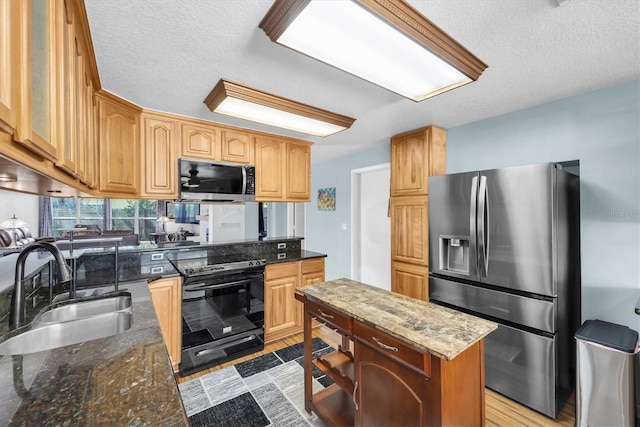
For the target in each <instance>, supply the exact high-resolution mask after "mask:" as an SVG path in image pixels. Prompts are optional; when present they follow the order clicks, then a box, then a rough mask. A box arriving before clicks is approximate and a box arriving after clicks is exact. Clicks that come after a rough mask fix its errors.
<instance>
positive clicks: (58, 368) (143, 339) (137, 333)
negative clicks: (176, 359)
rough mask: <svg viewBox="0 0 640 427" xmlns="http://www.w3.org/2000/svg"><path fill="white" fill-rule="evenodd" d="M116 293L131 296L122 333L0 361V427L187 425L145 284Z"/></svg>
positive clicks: (128, 285)
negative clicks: (126, 326)
mask: <svg viewBox="0 0 640 427" xmlns="http://www.w3.org/2000/svg"><path fill="white" fill-rule="evenodd" d="M120 290H121V291H122V290H127V291H128V292H131V294H132V297H133V304H132V312H133V326H132V327H131V328H130V329H129V330H127V331H125V332H123V333H121V334H119V335H115V336H112V337H108V338H102V339H98V340H93V341H87V342H84V343H81V344H76V345H70V346H66V347H62V348H58V349H54V350H50V351H43V352H38V353H32V354H26V355H22V356H0V425H3V426H4V425H10V426H35V425H37V426H41V425H47V426H49V425H61V426H66V425H82V426H85V425H86V426H89V425H91V426H97V425H128V426H129V425H135V426H160V425H162V426H187V425H188V421H187V418H186V415H185V412H184V408H183V406H182V400H181V399H180V395H179V392H178V387H177V384H176V381H175V378H174V375H173V372H172V370H171V363H170V361H169V356H168V354H167V350H166V348H165V345H164V342H163V340H162V335H161V332H160V329H159V326H158V320H157V318H156V314H155V311H154V308H153V304H152V302H151V299H150V297H149V290H148V287H147V282H146V281H139V282H131V283H123V284H121V285H120ZM22 384H23V385H24V387H22V386H21V385H22ZM16 390H21V391H20V392H18V391H16Z"/></svg>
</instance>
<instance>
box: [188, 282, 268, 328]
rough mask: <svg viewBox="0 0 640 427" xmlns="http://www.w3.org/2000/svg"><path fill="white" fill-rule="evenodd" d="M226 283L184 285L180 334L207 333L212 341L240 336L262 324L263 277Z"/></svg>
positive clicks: (260, 326)
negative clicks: (181, 329) (182, 321)
mask: <svg viewBox="0 0 640 427" xmlns="http://www.w3.org/2000/svg"><path fill="white" fill-rule="evenodd" d="M235 279H236V278H229V279H228V281H225V282H221V281H220V280H210V281H197V282H192V283H185V285H184V292H183V296H184V300H183V301H184V302H183V306H182V311H183V318H184V321H185V322H184V323H185V324H184V325H183V326H184V331H183V333H190V332H196V331H200V330H207V331H208V333H209V334H210V335H211V338H212V339H213V340H217V339H221V338H225V337H228V336H232V335H235V334H239V333H243V332H246V331H249V330H252V329H256V328H262V326H263V325H264V282H263V279H262V275H260V276H259V277H256V278H248V279H247V278H245V279H241V280H235Z"/></svg>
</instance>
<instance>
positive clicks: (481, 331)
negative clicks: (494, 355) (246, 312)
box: [298, 279, 498, 360]
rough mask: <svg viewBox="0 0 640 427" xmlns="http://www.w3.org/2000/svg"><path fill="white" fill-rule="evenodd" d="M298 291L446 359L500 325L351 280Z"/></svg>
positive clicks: (342, 280)
mask: <svg viewBox="0 0 640 427" xmlns="http://www.w3.org/2000/svg"><path fill="white" fill-rule="evenodd" d="M298 292H300V293H302V294H304V295H306V296H307V297H310V298H313V299H315V300H318V301H321V302H323V303H325V304H327V305H328V306H330V307H332V308H335V309H337V310H339V311H341V312H343V313H346V314H347V315H349V316H351V317H353V318H354V319H356V320H359V321H361V322H364V323H367V324H369V325H371V326H373V327H374V328H376V329H379V330H381V331H383V332H386V333H388V334H389V335H392V336H394V337H395V338H398V339H400V340H402V341H405V342H407V343H409V344H411V345H413V346H414V347H416V348H419V349H421V350H422V351H424V352H429V353H431V354H433V355H435V356H437V357H440V358H441V359H445V360H451V359H453V358H454V357H456V356H457V355H458V354H460V353H462V352H463V351H464V350H466V349H467V348H469V347H470V346H471V345H473V344H475V343H476V342H478V341H480V340H481V339H482V338H484V337H485V336H486V335H488V334H489V333H490V332H491V331H493V330H494V329H496V328H497V327H498V325H497V324H496V323H494V322H491V321H489V320H485V319H481V318H479V317H475V316H471V315H469V314H466V313H462V312H459V311H456V310H452V309H449V308H446V307H442V306H439V305H436V304H432V303H428V302H424V301H420V300H417V299H414V298H408V297H406V296H404V295H400V294H396V293H392V292H389V291H386V290H384V289H379V288H375V287H373V286H369V285H366V284H364V283H360V282H356V281H353V280H349V279H337V280H332V281H329V282H323V283H317V284H313V285H309V286H305V287H302V288H300V289H298Z"/></svg>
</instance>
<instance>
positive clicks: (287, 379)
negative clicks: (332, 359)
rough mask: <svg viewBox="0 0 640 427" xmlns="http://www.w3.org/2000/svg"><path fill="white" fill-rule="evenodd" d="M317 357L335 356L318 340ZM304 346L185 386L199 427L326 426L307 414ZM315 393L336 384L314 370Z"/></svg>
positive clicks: (190, 414) (186, 399) (192, 416)
mask: <svg viewBox="0 0 640 427" xmlns="http://www.w3.org/2000/svg"><path fill="white" fill-rule="evenodd" d="M312 351H313V354H314V355H317V354H326V353H329V352H331V351H334V349H333V348H332V347H330V346H329V345H328V344H326V343H325V342H324V341H322V340H321V339H320V338H314V339H313V346H312ZM302 353H303V345H302V343H299V344H295V345H292V346H290V347H286V348H283V349H281V350H277V351H275V352H273V353H267V354H265V355H262V356H259V357H257V358H255V359H251V360H248V361H246V362H242V363H238V364H236V365H234V366H230V367H228V368H225V369H221V370H219V371H215V372H212V373H210V374H206V375H203V376H201V377H199V378H196V379H193V380H191V381H187V382H185V383H182V384H180V385H179V389H180V394H181V396H182V400H183V402H184V407H185V410H186V412H187V416H188V417H189V421H190V423H191V425H192V426H193V427H199V426H220V427H223V426H224V427H226V426H233V427H243V426H246V427H265V426H274V427H275V426H277V427H288V426H320V427H322V426H324V424H323V423H322V422H321V421H320V420H319V419H318V418H317V417H316V416H315V415H309V414H307V412H306V411H305V410H304V383H303V382H304V380H303V368H302V365H303V363H304V358H303V356H302ZM313 376H314V380H313V390H314V392H316V391H318V390H320V389H322V388H324V387H327V386H329V385H330V384H332V381H331V379H329V378H327V377H325V376H324V375H323V374H322V372H321V371H320V370H319V369H317V368H315V367H314V370H313Z"/></svg>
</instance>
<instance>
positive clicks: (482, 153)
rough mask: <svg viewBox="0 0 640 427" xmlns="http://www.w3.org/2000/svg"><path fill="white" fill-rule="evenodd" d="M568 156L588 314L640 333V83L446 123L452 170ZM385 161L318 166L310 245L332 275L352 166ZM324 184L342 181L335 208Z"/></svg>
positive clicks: (344, 266)
mask: <svg viewBox="0 0 640 427" xmlns="http://www.w3.org/2000/svg"><path fill="white" fill-rule="evenodd" d="M425 125H426V123H425ZM436 125H437V123H436ZM568 160H579V161H580V180H581V187H580V190H581V239H582V241H581V247H582V249H581V251H582V318H583V320H586V319H595V318H598V319H602V320H607V321H610V322H615V323H620V324H624V325H627V326H629V327H631V328H633V329H635V330H638V331H640V316H637V315H635V314H634V312H633V308H634V305H635V302H636V300H637V299H638V297H640V243H639V242H640V172H639V171H640V84H639V82H637V81H636V82H631V83H626V84H623V85H618V86H614V87H611V88H607V89H602V90H599V91H595V92H591V93H587V94H583V95H579V96H575V97H572V98H567V99H564V100H560V101H556V102H552V103H548V104H544V105H541V106H537V107H533V108H528V109H526V110H522V111H517V112H514V113H510V114H505V115H503V116H498V117H493V118H490V119H486V120H482V121H478V122H475V123H470V124H467V125H464V126H458V127H455V128H451V129H448V130H447V171H448V172H449V173H454V172H462V171H467V170H474V169H489V168H496V167H504V166H515V165H523V164H532V163H539V162H546V161H568ZM388 161H389V147H388V146H386V147H377V148H374V149H371V150H369V151H365V152H361V153H357V154H354V155H351V156H346V157H343V158H339V159H334V160H329V161H326V162H322V163H319V164H314V165H313V166H312V173H311V177H312V181H311V185H312V192H313V195H312V197H313V200H312V202H311V203H310V204H308V206H307V211H306V214H307V238H306V240H307V246H306V247H307V249H310V250H314V251H319V252H324V253H326V254H328V257H327V274H326V277H327V280H331V279H335V278H338V277H348V276H349V274H350V271H351V270H350V257H351V251H350V229H351V224H350V215H351V212H350V206H351V202H350V200H351V190H350V171H351V169H356V168H360V167H365V166H370V165H374V164H380V163H385V162H388ZM324 187H336V195H337V201H336V211H335V212H323V211H318V210H317V207H316V203H317V190H318V188H324ZM342 223H346V224H347V230H346V231H341V230H340V225H341V224H342Z"/></svg>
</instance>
